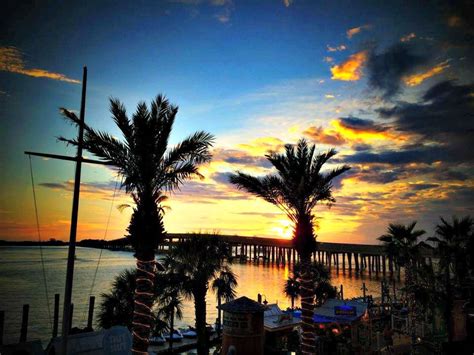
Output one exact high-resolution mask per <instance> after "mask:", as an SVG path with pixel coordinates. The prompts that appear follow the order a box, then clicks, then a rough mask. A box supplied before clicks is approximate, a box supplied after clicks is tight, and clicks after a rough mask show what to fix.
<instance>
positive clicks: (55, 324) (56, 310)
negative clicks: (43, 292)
mask: <svg viewBox="0 0 474 355" xmlns="http://www.w3.org/2000/svg"><path fill="white" fill-rule="evenodd" d="M58 328H59V293H56V294H55V295H54V315H53V338H56V337H57V336H58Z"/></svg>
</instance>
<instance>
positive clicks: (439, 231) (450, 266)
mask: <svg viewBox="0 0 474 355" xmlns="http://www.w3.org/2000/svg"><path fill="white" fill-rule="evenodd" d="M440 220H441V223H440V224H438V225H437V226H436V236H435V237H430V238H428V240H429V241H432V242H435V243H436V244H437V252H438V255H439V257H440V260H439V267H440V270H441V271H442V272H443V273H444V282H445V288H446V312H445V318H446V325H447V330H448V341H452V339H453V324H452V303H453V296H454V295H453V292H454V289H453V282H452V279H453V281H454V283H455V285H454V286H455V287H459V286H461V284H462V282H463V280H464V279H465V278H466V276H467V275H468V274H469V268H470V263H471V260H470V258H473V256H472V254H469V243H470V242H471V239H472V236H473V229H474V221H473V219H472V218H471V217H469V216H466V217H464V218H462V219H459V218H457V217H455V216H453V217H452V222H451V223H449V222H448V221H446V220H445V219H443V218H442V217H440Z"/></svg>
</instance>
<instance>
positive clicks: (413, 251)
mask: <svg viewBox="0 0 474 355" xmlns="http://www.w3.org/2000/svg"><path fill="white" fill-rule="evenodd" d="M415 226H416V222H415V221H414V222H412V223H411V224H409V225H407V226H405V225H403V224H389V226H388V229H387V234H384V235H382V236H380V237H379V238H378V239H379V240H380V241H382V242H383V243H384V245H385V250H386V252H387V254H388V255H389V256H391V257H392V258H393V260H394V262H395V263H396V264H397V265H398V266H399V267H404V268H405V289H406V290H407V299H408V308H409V311H410V314H411V318H412V323H413V324H412V327H411V330H412V346H414V343H415V336H416V327H415V325H416V317H417V309H416V299H415V295H414V292H413V291H414V290H413V288H414V284H415V279H414V276H415V275H416V273H415V271H416V268H417V265H418V261H419V258H420V246H421V245H425V244H420V242H419V240H418V238H419V237H421V236H422V235H423V234H425V233H426V232H425V231H424V230H415Z"/></svg>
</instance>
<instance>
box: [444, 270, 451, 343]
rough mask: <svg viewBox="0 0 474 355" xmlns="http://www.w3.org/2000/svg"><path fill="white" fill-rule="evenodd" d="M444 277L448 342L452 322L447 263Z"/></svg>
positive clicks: (449, 279)
mask: <svg viewBox="0 0 474 355" xmlns="http://www.w3.org/2000/svg"><path fill="white" fill-rule="evenodd" d="M445 278H446V309H445V318H446V332H447V333H448V343H451V342H452V341H453V323H452V313H451V308H452V303H453V302H452V299H453V297H452V294H451V292H452V290H451V275H450V273H449V263H448V265H447V266H446V271H445Z"/></svg>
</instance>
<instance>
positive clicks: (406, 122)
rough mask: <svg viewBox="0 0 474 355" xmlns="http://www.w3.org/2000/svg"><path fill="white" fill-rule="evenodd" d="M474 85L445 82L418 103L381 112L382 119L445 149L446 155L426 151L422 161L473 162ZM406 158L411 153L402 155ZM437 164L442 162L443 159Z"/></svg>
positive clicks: (420, 159) (426, 149)
mask: <svg viewBox="0 0 474 355" xmlns="http://www.w3.org/2000/svg"><path fill="white" fill-rule="evenodd" d="M473 93H474V85H473V84H466V85H462V84H459V85H458V84H456V83H454V82H453V81H444V82H441V83H438V84H436V85H434V86H433V87H431V88H430V89H429V90H428V91H427V92H426V93H425V94H424V95H423V97H422V99H421V101H420V102H418V103H406V102H401V103H398V104H397V105H396V106H394V107H392V108H383V109H380V110H379V113H380V115H381V116H382V117H385V118H395V119H396V122H395V125H396V127H397V129H398V130H400V131H404V132H410V133H416V134H418V135H421V136H422V137H423V138H424V139H427V140H431V141H435V142H437V143H439V144H440V145H443V148H444V149H443V151H439V149H436V148H425V149H424V151H423V152H422V154H421V155H420V157H419V158H418V161H426V159H428V161H429V160H430V159H431V158H436V157H435V156H434V155H433V154H434V153H437V154H440V158H441V157H442V158H448V159H454V160H469V161H471V160H473V159H474V154H473V153H474V152H473V149H472V148H471V147H472V142H473V141H474V94H473ZM400 153H401V155H402V156H407V155H409V152H400ZM437 160H440V159H439V158H438V159H437Z"/></svg>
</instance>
